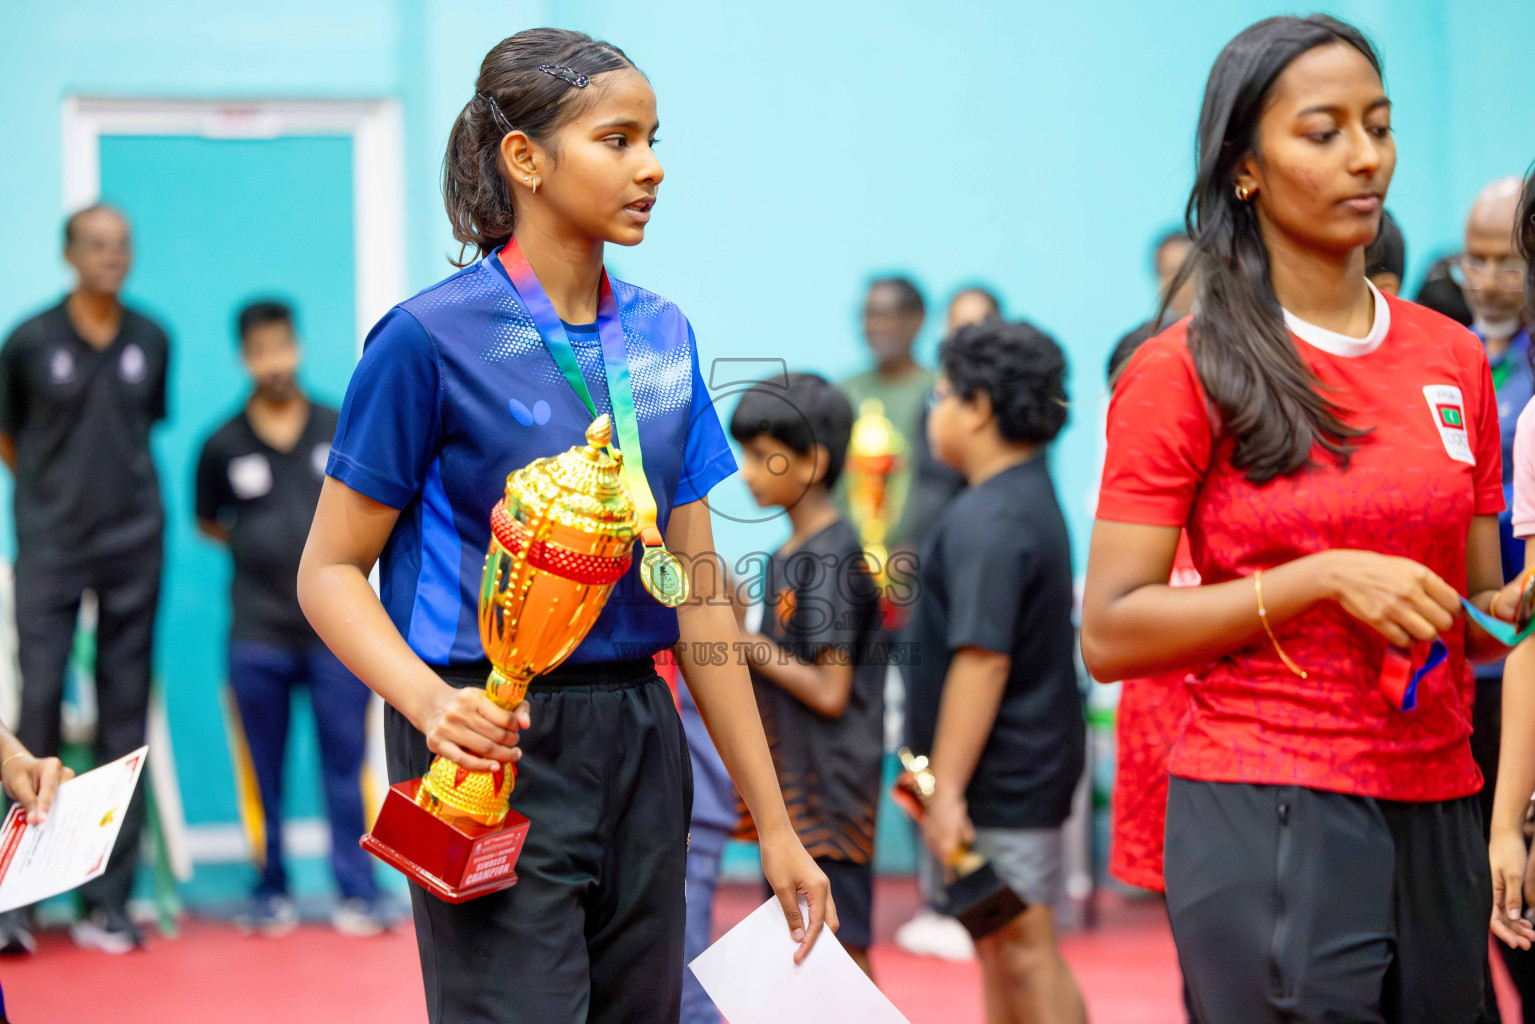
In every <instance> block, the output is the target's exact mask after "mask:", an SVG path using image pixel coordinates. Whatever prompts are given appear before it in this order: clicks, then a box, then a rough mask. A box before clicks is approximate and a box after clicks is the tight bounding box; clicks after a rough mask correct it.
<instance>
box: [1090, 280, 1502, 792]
mask: <svg viewBox="0 0 1535 1024" xmlns="http://www.w3.org/2000/svg"><path fill="white" fill-rule="evenodd" d="M1377 296H1378V297H1377V299H1376V313H1375V328H1374V329H1373V330H1372V331H1371V335H1370V337H1368V338H1365V339H1351V338H1345V337H1342V336H1340V335H1335V334H1331V333H1330V332H1327V331H1323V330H1320V329H1318V328H1316V327H1314V326H1311V325H1304V324H1300V323H1299V322H1298V321H1295V320H1293V318H1288V317H1287V320H1289V322H1290V329H1291V331H1292V335H1294V337H1295V342H1296V348H1297V350H1298V351H1299V352H1300V354H1301V357H1302V359H1304V360H1305V361H1306V362H1307V363H1308V364H1310V366H1311V368H1312V371H1313V372H1314V373H1315V374H1316V376H1317V378H1318V379H1319V381H1320V382H1321V384H1322V386H1323V388H1325V389H1327V392H1326V393H1327V395H1328V397H1329V399H1330V400H1331V401H1332V402H1333V403H1334V404H1335V405H1336V407H1337V408H1338V409H1339V411H1340V413H1341V415H1342V416H1343V418H1344V420H1345V421H1346V422H1347V423H1349V424H1351V425H1353V426H1356V427H1369V428H1372V432H1371V433H1370V434H1369V435H1368V436H1366V437H1363V438H1361V439H1359V441H1358V442H1357V447H1356V450H1355V452H1354V454H1353V458H1352V461H1351V463H1350V464H1349V466H1348V468H1347V469H1344V468H1343V467H1342V466H1341V465H1340V464H1339V463H1338V462H1337V461H1336V460H1334V459H1333V458H1331V457H1330V456H1328V455H1327V454H1326V452H1324V451H1323V450H1322V449H1321V448H1320V447H1319V448H1317V449H1316V451H1315V453H1314V455H1313V458H1314V462H1315V464H1314V465H1313V466H1311V467H1309V468H1306V469H1303V470H1301V471H1300V472H1297V473H1293V474H1291V475H1289V476H1285V477H1281V478H1279V479H1277V480H1274V481H1271V482H1270V483H1268V484H1266V485H1264V486H1261V487H1258V486H1254V485H1253V484H1252V483H1251V482H1249V481H1248V480H1247V478H1246V476H1245V475H1244V474H1243V473H1241V472H1239V471H1237V470H1235V469H1234V468H1233V467H1232V465H1231V461H1230V458H1231V449H1232V441H1231V439H1230V438H1229V437H1227V436H1224V435H1223V434H1222V432H1221V429H1220V426H1219V423H1218V422H1217V421H1216V418H1215V416H1216V413H1215V410H1214V409H1213V407H1212V406H1211V405H1210V404H1209V402H1208V400H1207V398H1206V396H1205V394H1204V389H1203V388H1202V387H1201V386H1200V383H1199V376H1198V373H1197V372H1196V370H1195V368H1194V360H1193V357H1192V355H1191V354H1190V353H1189V350H1188V343H1187V337H1186V331H1187V322H1186V321H1185V322H1183V323H1179V324H1176V325H1174V326H1173V327H1172V328H1170V329H1168V330H1167V331H1165V332H1163V333H1162V334H1161V335H1159V336H1157V337H1156V338H1153V339H1152V340H1151V341H1149V342H1147V343H1146V344H1145V345H1143V346H1142V347H1141V349H1140V351H1138V352H1137V353H1136V354H1135V355H1134V356H1133V357H1132V358H1131V361H1130V363H1129V365H1128V366H1127V367H1126V370H1125V375H1124V377H1123V378H1122V379H1121V380H1120V381H1119V383H1118V385H1117V386H1116V387H1115V389H1114V397H1113V400H1112V402H1111V404H1110V407H1109V435H1108V436H1109V450H1108V459H1107V462H1106V464H1105V467H1104V473H1103V486H1102V488H1101V491H1100V497H1099V502H1098V517H1099V518H1100V519H1106V520H1113V521H1117V522H1129V523H1144V524H1149V525H1156V526H1182V527H1185V528H1186V529H1187V530H1188V533H1189V540H1190V545H1191V548H1192V551H1193V555H1194V564H1195V567H1196V568H1197V569H1198V570H1199V574H1200V576H1201V577H1202V578H1203V580H1204V582H1205V583H1206V584H1214V583H1221V582H1223V581H1226V580H1230V579H1235V578H1238V577H1246V576H1250V575H1252V573H1253V572H1254V570H1257V569H1269V568H1272V567H1274V566H1277V565H1282V564H1284V563H1285V562H1289V561H1292V560H1294V559H1296V558H1299V557H1301V556H1302V555H1307V554H1311V553H1313V552H1317V551H1325V550H1328V549H1331V548H1362V549H1367V550H1372V551H1379V552H1383V553H1386V554H1393V555H1402V556H1405V557H1408V558H1413V559H1416V560H1417V561H1419V562H1421V563H1423V564H1424V565H1426V566H1428V568H1430V569H1432V570H1433V571H1434V572H1436V573H1438V574H1439V575H1440V576H1441V577H1442V578H1443V579H1444V580H1445V581H1446V582H1447V583H1449V584H1450V585H1451V586H1452V587H1455V588H1456V589H1457V590H1460V591H1461V592H1464V591H1465V587H1466V536H1467V532H1468V531H1469V529H1470V525H1471V518H1472V516H1473V515H1491V514H1493V513H1496V512H1499V511H1501V510H1502V508H1503V488H1502V483H1501V480H1502V467H1501V464H1500V463H1501V454H1500V447H1499V437H1498V410H1497V404H1496V399H1495V396H1494V394H1493V386H1492V375H1491V372H1490V370H1489V369H1488V365H1487V357H1486V355H1485V354H1484V352H1483V351H1482V347H1481V345H1480V344H1479V343H1478V341H1477V339H1476V338H1475V336H1474V335H1472V334H1471V333H1470V332H1469V331H1467V330H1465V329H1464V328H1463V327H1461V326H1459V325H1458V324H1455V323H1454V322H1452V321H1450V320H1448V319H1446V318H1445V317H1442V316H1440V315H1439V314H1437V313H1433V312H1431V311H1429V310H1427V309H1424V308H1422V307H1421V306H1417V305H1414V304H1413V303H1410V302H1404V301H1400V300H1397V299H1388V298H1384V297H1379V293H1377ZM1302 335H1304V337H1302ZM1255 614H1256V612H1255ZM1464 621H1465V620H1464V618H1461V619H1459V620H1457V622H1456V624H1455V626H1454V627H1452V628H1451V629H1450V630H1449V631H1448V632H1446V633H1445V634H1444V636H1443V640H1444V642H1445V645H1446V647H1447V648H1448V650H1449V655H1448V657H1447V658H1446V659H1445V660H1444V662H1443V663H1442V664H1441V665H1439V666H1438V667H1437V668H1435V669H1432V670H1431V671H1429V672H1428V673H1427V674H1426V675H1425V676H1424V678H1423V680H1422V681H1421V683H1420V684H1419V688H1418V705H1417V709H1416V710H1414V711H1411V712H1402V711H1399V710H1396V709H1394V708H1393V707H1392V706H1391V705H1390V704H1389V703H1388V702H1387V701H1386V699H1385V698H1384V697H1383V696H1382V695H1381V691H1380V687H1379V678H1380V673H1381V666H1382V661H1383V659H1384V656H1385V650H1386V642H1385V640H1384V639H1383V638H1382V637H1381V636H1380V635H1379V634H1378V633H1376V632H1375V631H1374V630H1372V629H1370V628H1369V627H1368V626H1366V625H1364V624H1363V623H1361V622H1359V621H1358V620H1356V619H1354V618H1353V617H1352V616H1350V615H1349V614H1348V613H1346V612H1345V611H1343V609H1342V608H1341V607H1339V606H1338V605H1336V604H1334V603H1332V602H1322V603H1319V604H1316V605H1314V606H1312V607H1311V608H1310V609H1309V610H1307V611H1306V612H1304V613H1303V614H1301V615H1300V616H1298V617H1296V618H1295V619H1292V620H1291V621H1290V622H1287V623H1285V624H1284V625H1283V626H1280V627H1276V629H1275V633H1276V634H1277V636H1278V638H1279V642H1280V643H1281V644H1282V645H1283V646H1284V649H1285V651H1286V653H1288V654H1289V655H1290V657H1291V659H1293V660H1294V661H1295V662H1296V663H1297V664H1298V665H1299V666H1300V667H1301V668H1303V669H1305V670H1306V671H1307V673H1308V677H1307V678H1306V679H1301V678H1300V677H1298V676H1296V675H1293V674H1292V673H1291V672H1290V670H1289V669H1287V668H1286V667H1285V665H1284V663H1283V662H1282V661H1280V659H1279V656H1278V655H1277V654H1276V653H1275V651H1274V648H1273V646H1272V645H1270V643H1269V641H1268V638H1267V637H1266V636H1264V635H1262V634H1259V637H1258V639H1256V640H1255V641H1253V642H1252V643H1251V644H1250V645H1248V646H1247V647H1244V648H1242V649H1241V650H1238V651H1234V652H1233V653H1231V654H1230V655H1228V656H1226V657H1224V658H1222V659H1220V660H1219V661H1216V662H1214V663H1211V664H1207V665H1204V666H1201V667H1198V668H1196V669H1195V670H1194V673H1193V678H1192V679H1191V686H1190V691H1189V697H1190V713H1189V718H1188V722H1187V724H1186V726H1185V729H1184V732H1183V736H1182V737H1181V738H1180V740H1179V741H1178V744H1177V746H1176V748H1175V749H1174V751H1173V756H1172V761H1171V764H1170V769H1171V771H1172V774H1174V775H1178V776H1180V777H1184V778H1191V779H1203V780H1209V781H1218V782H1251V783H1269V784H1294V785H1303V786H1309V787H1312V788H1315V789H1323V790H1331V791H1335V792H1341V793H1353V794H1357V795H1360V796H1373V797H1381V798H1385V799H1392V800H1445V799H1452V798H1456V797H1462V796H1466V795H1469V794H1471V793H1475V792H1476V791H1477V790H1478V789H1479V788H1480V787H1481V773H1480V772H1479V771H1477V768H1476V765H1475V763H1474V762H1473V761H1472V759H1471V748H1470V745H1469V743H1468V742H1467V737H1469V736H1470V734H1471V714H1470V706H1471V699H1472V694H1473V685H1472V680H1471V672H1470V670H1469V668H1468V666H1467V664H1466V661H1465V633H1464V628H1465V627H1464ZM1426 647H1427V645H1423V644H1420V645H1419V648H1421V649H1420V650H1417V651H1415V652H1414V654H1415V658H1414V663H1415V664H1422V663H1423V662H1424V661H1425V655H1426Z"/></svg>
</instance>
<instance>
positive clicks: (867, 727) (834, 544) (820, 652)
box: [730, 373, 885, 973]
mask: <svg viewBox="0 0 1535 1024" xmlns="http://www.w3.org/2000/svg"><path fill="white" fill-rule="evenodd" d="M784 384H785V385H786V386H779V385H777V384H759V385H758V386H757V387H755V388H753V389H752V390H750V391H748V392H747V393H746V394H745V395H743V396H742V397H741V404H740V405H739V406H737V407H736V411H735V415H734V416H732V417H731V419H730V433H731V435H732V436H733V437H734V438H735V439H736V441H737V442H739V443H740V445H741V449H742V453H743V455H744V456H745V457H744V459H743V460H742V463H741V475H742V477H743V478H744V479H745V481H746V486H747V487H748V488H750V489H751V492H752V497H753V498H755V499H756V502H757V504H758V505H759V506H761V507H763V508H768V507H773V506H777V507H780V508H783V509H784V510H785V511H786V512H787V513H788V516H789V523H790V526H791V528H792V530H793V533H792V534H791V535H790V537H789V539H788V541H787V542H786V543H785V544H784V545H783V547H781V548H779V549H778V550H777V551H775V552H774V553H773V556H772V558H771V559H770V560H769V562H768V566H767V576H766V586H765V587H764V589H763V604H764V608H763V621H762V631H761V632H760V633H757V634H743V642H742V644H741V645H740V646H739V648H738V649H739V650H740V651H741V652H742V654H743V655H744V657H746V659H747V660H748V662H749V663H750V665H751V669H752V682H753V683H754V684H755V685H756V690H757V706H758V707H759V708H760V709H761V712H762V724H763V727H764V728H765V729H766V731H767V735H768V744H769V746H770V748H771V749H772V752H773V762H774V764H775V766H776V767H777V768H778V781H779V785H780V786H781V787H782V789H783V796H784V804H785V805H786V806H787V807H788V810H789V816H790V818H791V820H792V821H793V822H794V828H795V831H796V832H797V833H798V834H799V837H800V841H801V842H802V843H804V844H805V849H806V850H808V851H810V854H811V856H813V857H815V859H816V863H817V864H818V865H820V867H821V869H822V870H823V871H825V872H826V875H827V877H828V878H829V879H831V893H832V900H833V902H834V903H835V905H836V907H837V916H838V918H839V919H840V921H841V927H840V929H839V930H838V932H837V938H838V940H839V941H840V942H841V943H842V945H843V946H844V947H845V948H846V949H847V951H848V953H849V955H851V956H852V957H853V959H854V960H855V961H856V962H857V963H858V965H859V966H860V967H862V968H863V970H864V972H865V973H868V972H869V952H868V947H869V945H870V943H871V941H872V937H871V931H872V928H871V923H870V918H871V914H872V907H873V902H874V866H873V856H874V812H875V807H876V805H877V803H878V798H879V784H880V760H881V757H882V755H883V753H884V742H883V732H884V714H885V707H884V685H885V666H884V664H883V663H882V662H881V661H878V660H876V659H875V657H874V656H873V655H874V651H873V645H874V643H875V641H876V639H877V636H878V631H879V597H878V591H877V587H876V584H875V581H874V577H873V576H872V575H871V574H870V573H869V570H868V567H867V565H866V563H865V560H864V556H863V548H862V545H861V544H860V543H859V540H858V534H857V533H856V532H855V531H854V529H853V527H852V526H851V524H849V523H848V521H847V520H846V519H843V518H842V516H841V515H840V514H839V513H838V512H837V509H836V506H834V505H833V504H832V501H831V497H830V489H831V487H832V486H833V485H834V484H835V483H836V482H837V477H838V475H840V474H841V472H842V464H843V460H844V458H845V457H846V455H847V445H848V438H849V436H850V435H851V433H852V429H853V408H852V405H851V404H850V403H849V402H848V400H847V397H846V396H845V395H844V394H843V393H842V392H841V391H839V390H838V389H837V388H836V387H834V386H833V385H831V384H829V383H827V382H826V381H825V380H822V379H821V378H820V377H817V376H815V375H813V374H808V373H796V374H789V375H788V376H787V377H786V378H784Z"/></svg>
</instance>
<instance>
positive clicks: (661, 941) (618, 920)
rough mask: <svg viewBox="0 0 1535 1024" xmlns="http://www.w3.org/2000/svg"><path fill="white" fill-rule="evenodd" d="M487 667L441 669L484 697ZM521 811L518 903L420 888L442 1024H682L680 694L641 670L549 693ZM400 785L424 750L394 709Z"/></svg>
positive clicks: (689, 780)
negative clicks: (524, 831) (676, 699)
mask: <svg viewBox="0 0 1535 1024" xmlns="http://www.w3.org/2000/svg"><path fill="white" fill-rule="evenodd" d="M489 671H490V666H489V665H488V664H481V665H475V666H456V667H453V668H445V669H444V668H439V669H438V672H439V673H440V674H441V675H442V677H443V678H444V679H446V680H447V681H448V682H450V683H452V684H453V685H455V686H483V685H484V684H485V676H486V674H487V673H488V672H489ZM528 702H529V704H530V705H531V708H530V710H531V715H532V721H533V724H532V728H530V729H528V730H527V731H526V732H524V733H523V734H522V739H521V742H520V744H519V745H520V746H521V747H522V760H521V761H519V762H518V764H517V785H516V788H515V789H514V790H513V791H512V808H513V809H514V810H516V811H518V812H519V813H521V814H523V815H526V816H527V818H528V819H529V820H530V821H531V822H532V825H531V827H530V828H529V829H528V835H527V839H526V840H525V842H524V845H523V848H522V853H521V855H520V856H519V857H518V860H517V877H518V881H517V884H516V885H514V886H512V887H511V888H510V889H504V890H502V891H501V892H496V893H491V894H490V895H488V896H481V897H479V898H478V899H473V900H469V901H467V902H465V903H460V904H458V905H456V906H455V905H453V904H450V903H445V902H443V901H442V900H440V899H438V898H437V897H435V896H432V895H430V894H428V893H427V892H426V891H424V890H423V889H421V888H420V887H419V886H416V885H412V886H411V892H410V899H411V908H412V910H413V911H414V914H415V921H416V941H417V944H418V945H419V947H420V951H421V974H422V978H423V981H424V982H425V985H426V1006H427V1016H428V1018H429V1019H430V1020H431V1021H432V1024H620V1022H623V1024H675V1022H676V1021H677V1018H678V1015H679V1013H680V1006H681V998H682V950H683V930H684V925H685V916H686V902H685V901H686V893H687V835H688V818H689V815H690V814H691V812H692V803H693V777H692V766H691V763H690V762H689V760H688V749H687V744H686V742H684V740H683V735H682V721H681V719H679V718H678V716H677V708H676V705H675V704H674V703H673V701H672V695H671V691H670V690H669V689H668V688H667V686H666V683H665V682H663V681H662V679H661V678H660V676H658V675H656V672H655V666H654V664H653V663H652V662H650V661H649V660H648V659H646V660H643V661H634V662H622V663H609V664H601V665H579V666H572V667H570V668H564V667H562V668H561V669H558V670H556V671H555V672H554V673H553V674H552V675H549V676H544V677H541V678H539V679H535V680H534V681H533V684H532V686H531V687H529V690H528ZM385 741H386V749H387V751H388V757H389V778H390V782H391V783H393V782H402V781H404V780H406V779H409V778H412V777H415V776H419V775H423V774H425V772H426V769H427V767H428V765H429V764H430V763H431V760H432V755H431V752H430V751H428V750H427V747H426V738H425V737H424V736H422V735H421V733H419V732H417V731H416V730H415V728H414V727H412V726H411V724H410V723H409V722H408V721H407V720H406V719H405V717H404V716H403V715H401V714H399V713H398V712H397V711H395V710H394V709H393V708H390V709H389V710H388V713H387V717H386V719H385Z"/></svg>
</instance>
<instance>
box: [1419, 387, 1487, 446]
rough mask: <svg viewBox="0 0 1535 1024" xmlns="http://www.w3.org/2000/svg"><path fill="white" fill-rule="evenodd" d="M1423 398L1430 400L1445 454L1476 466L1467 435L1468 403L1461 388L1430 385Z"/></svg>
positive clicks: (1430, 410)
mask: <svg viewBox="0 0 1535 1024" xmlns="http://www.w3.org/2000/svg"><path fill="white" fill-rule="evenodd" d="M1423 397H1424V398H1426V399H1428V408H1429V412H1431V413H1432V414H1433V417H1434V426H1435V427H1437V428H1438V430H1439V440H1441V441H1443V442H1444V451H1445V454H1447V455H1448V456H1449V457H1450V458H1452V459H1454V460H1455V461H1456V462H1464V463H1466V464H1467V465H1471V466H1474V465H1476V456H1475V455H1474V454H1472V452H1471V437H1470V435H1468V434H1467V433H1466V402H1465V399H1463V398H1462V397H1461V394H1460V388H1458V387H1455V386H1454V385H1452V384H1429V385H1427V386H1426V387H1424V389H1423Z"/></svg>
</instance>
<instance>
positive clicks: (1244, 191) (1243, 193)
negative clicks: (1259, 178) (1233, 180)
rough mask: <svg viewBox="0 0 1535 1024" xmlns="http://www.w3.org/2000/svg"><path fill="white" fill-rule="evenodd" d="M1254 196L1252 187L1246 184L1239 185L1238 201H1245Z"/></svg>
mask: <svg viewBox="0 0 1535 1024" xmlns="http://www.w3.org/2000/svg"><path fill="white" fill-rule="evenodd" d="M1252 196H1253V190H1252V189H1250V188H1248V187H1247V186H1246V185H1238V186H1237V200H1238V201H1240V202H1243V203H1245V202H1247V201H1248V200H1249V199H1251V198H1252Z"/></svg>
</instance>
